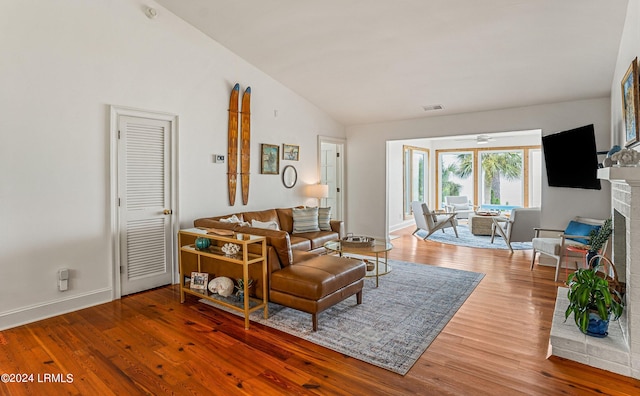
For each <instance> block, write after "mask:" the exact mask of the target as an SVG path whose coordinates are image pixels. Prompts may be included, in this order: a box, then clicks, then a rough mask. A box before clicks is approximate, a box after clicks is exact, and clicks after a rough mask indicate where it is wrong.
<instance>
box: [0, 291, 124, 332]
mask: <svg viewBox="0 0 640 396" xmlns="http://www.w3.org/2000/svg"><path fill="white" fill-rule="evenodd" d="M112 300H113V290H112V289H111V288H105V289H98V290H93V291H91V292H88V293H84V294H76V295H73V296H71V297H68V298H61V299H58V300H54V301H48V302H46V303H42V304H34V305H31V306H27V307H22V308H19V309H15V310H11V311H6V312H2V313H0V330H6V329H10V328H12V327H16V326H21V325H23V324H27V323H32V322H36V321H38V320H42V319H47V318H51V317H53V316H58V315H62V314H65V313H68V312H73V311H77V310H80V309H83V308H88V307H92V306H94V305H98V304H103V303H106V302H109V301H112Z"/></svg>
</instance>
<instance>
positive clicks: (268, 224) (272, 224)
mask: <svg viewBox="0 0 640 396" xmlns="http://www.w3.org/2000/svg"><path fill="white" fill-rule="evenodd" d="M251 227H255V228H264V229H267V230H279V229H280V228H279V227H278V223H276V221H275V220H271V221H258V220H251Z"/></svg>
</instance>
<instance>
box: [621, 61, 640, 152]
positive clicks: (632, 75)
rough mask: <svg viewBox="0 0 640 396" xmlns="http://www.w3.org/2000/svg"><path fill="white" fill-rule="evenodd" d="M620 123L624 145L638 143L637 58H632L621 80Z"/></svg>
mask: <svg viewBox="0 0 640 396" xmlns="http://www.w3.org/2000/svg"><path fill="white" fill-rule="evenodd" d="M621 85H622V122H623V128H624V145H625V146H626V147H629V146H632V145H634V144H635V143H637V142H638V58H634V59H633V61H632V62H631V65H630V66H629V70H627V72H626V73H625V75H624V77H623V78H622V83H621Z"/></svg>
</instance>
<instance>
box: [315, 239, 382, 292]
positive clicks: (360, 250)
mask: <svg viewBox="0 0 640 396" xmlns="http://www.w3.org/2000/svg"><path fill="white" fill-rule="evenodd" d="M324 247H325V249H327V250H330V251H333V252H336V253H338V254H339V255H340V256H342V255H343V254H345V253H346V254H353V255H361V256H367V257H375V258H376V260H375V262H373V261H369V260H368V259H363V261H364V262H365V263H366V264H367V276H368V277H374V276H375V277H376V287H378V278H379V277H380V276H382V275H386V274H388V273H389V272H391V266H390V265H389V263H388V259H387V253H388V252H389V251H390V250H391V249H393V245H392V244H391V243H389V242H379V241H375V242H374V243H373V245H372V246H353V245H351V244H349V245H348V246H347V245H344V244H343V243H342V242H341V241H330V242H327V243H325V244H324ZM381 254H383V255H384V256H383V257H382V258H381V257H380V255H381ZM370 264H373V268H372V269H369V265H370Z"/></svg>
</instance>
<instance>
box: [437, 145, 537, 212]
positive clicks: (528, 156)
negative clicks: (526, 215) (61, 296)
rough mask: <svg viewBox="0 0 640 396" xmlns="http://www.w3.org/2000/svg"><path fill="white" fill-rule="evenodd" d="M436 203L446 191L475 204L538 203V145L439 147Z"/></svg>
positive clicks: (521, 204) (526, 205) (486, 205)
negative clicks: (477, 147)
mask: <svg viewBox="0 0 640 396" xmlns="http://www.w3.org/2000/svg"><path fill="white" fill-rule="evenodd" d="M436 153H437V154H436V155H437V157H438V162H437V167H438V169H437V174H438V179H439V183H438V184H437V188H438V194H437V196H438V203H437V204H438V205H439V207H442V205H443V203H444V197H446V196H448V195H466V196H468V197H469V198H470V199H471V200H472V201H473V203H474V204H476V205H484V206H485V207H489V205H492V206H493V207H494V208H495V207H496V206H498V207H501V208H500V209H506V208H505V207H509V206H521V207H533V206H540V180H541V179H540V176H541V175H540V172H541V168H540V164H541V152H540V147H539V146H531V147H500V148H487V149H475V148H473V149H464V150H438V151H437V152H436Z"/></svg>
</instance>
